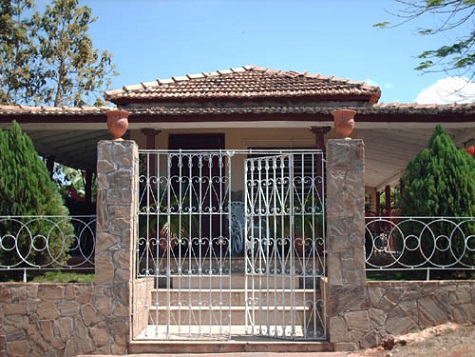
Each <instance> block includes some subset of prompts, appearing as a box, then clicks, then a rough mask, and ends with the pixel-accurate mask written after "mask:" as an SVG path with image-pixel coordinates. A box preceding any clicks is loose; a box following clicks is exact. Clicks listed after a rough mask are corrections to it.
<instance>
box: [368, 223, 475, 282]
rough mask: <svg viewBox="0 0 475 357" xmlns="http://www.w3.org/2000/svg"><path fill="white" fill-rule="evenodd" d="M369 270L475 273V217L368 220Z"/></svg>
mask: <svg viewBox="0 0 475 357" xmlns="http://www.w3.org/2000/svg"><path fill="white" fill-rule="evenodd" d="M366 267H367V268H366V269H367V271H404V270H411V271H414V270H423V271H426V272H427V279H429V278H430V272H431V271H437V270H438V271H442V270H446V271H449V270H458V271H467V270H468V271H475V217H367V218H366Z"/></svg>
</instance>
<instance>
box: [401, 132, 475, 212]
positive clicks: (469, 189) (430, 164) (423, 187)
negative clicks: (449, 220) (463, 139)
mask: <svg viewBox="0 0 475 357" xmlns="http://www.w3.org/2000/svg"><path fill="white" fill-rule="evenodd" d="M403 182H404V190H403V191H402V196H401V209H402V211H403V212H404V215H406V216H440V217H442V216H443V217H473V216H475V165H474V161H473V158H472V157H471V156H470V155H469V154H468V153H467V152H466V151H465V150H463V149H457V147H456V146H455V144H454V142H453V141H452V139H451V138H450V136H449V135H448V134H447V133H446V132H445V130H444V129H443V128H442V127H441V126H440V125H438V126H437V127H436V129H435V133H434V134H433V135H432V137H431V139H430V140H429V147H428V148H427V149H424V150H423V151H422V152H420V153H419V155H417V157H416V158H415V159H414V160H413V161H411V162H410V163H409V164H408V166H407V169H406V173H405V174H404V176H403Z"/></svg>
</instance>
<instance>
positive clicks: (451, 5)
mask: <svg viewBox="0 0 475 357" xmlns="http://www.w3.org/2000/svg"><path fill="white" fill-rule="evenodd" d="M396 2H398V3H400V4H402V5H403V6H404V8H403V9H402V10H401V11H399V12H398V13H396V14H393V15H395V16H396V17H398V18H399V19H400V21H399V22H398V23H397V24H396V25H395V26H398V25H401V24H403V23H407V22H410V21H415V20H418V19H420V18H422V17H424V16H433V18H435V19H437V20H439V23H438V24H436V25H435V26H434V27H433V28H420V29H419V30H418V33H419V34H421V35H437V34H444V35H445V36H447V34H446V33H454V32H455V30H456V29H460V28H461V27H462V26H463V25H469V26H470V28H471V29H470V30H467V33H465V34H464V35H462V36H457V37H456V38H454V39H453V40H451V43H449V44H447V45H444V46H441V47H439V48H436V49H431V50H425V51H423V52H422V53H421V54H419V56H418V57H419V58H420V59H421V62H420V64H419V65H418V66H417V67H416V70H419V71H446V72H449V73H452V74H455V75H465V76H467V77H469V78H470V79H472V78H473V76H474V74H475V73H474V65H475V50H474V49H473V45H474V44H475V30H474V29H473V15H474V13H475V0H396ZM391 25H392V24H391V22H388V21H385V22H381V23H378V24H375V25H374V26H376V27H388V26H391Z"/></svg>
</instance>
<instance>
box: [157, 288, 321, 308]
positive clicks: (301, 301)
mask: <svg viewBox="0 0 475 357" xmlns="http://www.w3.org/2000/svg"><path fill="white" fill-rule="evenodd" d="M247 297H248V299H250V300H253V301H261V302H262V303H263V304H265V305H272V306H288V305H295V306H311V305H312V304H313V302H314V301H315V300H318V299H319V298H320V295H319V293H318V292H315V291H313V290H303V289H295V290H290V289H283V290H255V291H254V292H253V291H252V290H249V291H248V295H247ZM200 302H201V306H210V305H211V306H244V305H245V304H246V290H245V289H223V290H218V289H211V290H210V289H206V290H200V289H185V290H178V289H170V290H169V291H168V290H167V289H154V290H153V291H152V299H151V301H150V303H151V304H152V305H155V306H167V305H170V306H178V305H182V306H183V305H185V306H194V305H195V306H200Z"/></svg>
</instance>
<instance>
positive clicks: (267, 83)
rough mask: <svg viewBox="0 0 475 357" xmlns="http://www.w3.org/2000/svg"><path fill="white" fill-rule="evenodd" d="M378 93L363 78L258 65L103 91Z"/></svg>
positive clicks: (168, 95) (115, 98)
mask: <svg viewBox="0 0 475 357" xmlns="http://www.w3.org/2000/svg"><path fill="white" fill-rule="evenodd" d="M380 96H381V90H380V89H379V87H373V86H369V85H367V84H365V83H364V82H354V81H351V80H349V79H341V78H335V77H326V76H321V75H318V74H311V73H308V72H295V71H280V70H272V69H268V68H263V67H257V66H244V67H239V68H232V69H229V70H221V71H216V72H207V73H200V74H188V75H186V76H182V77H172V78H170V79H165V80H164V79H158V80H156V81H154V82H146V83H140V84H137V85H132V86H124V87H123V88H122V89H118V90H111V91H107V92H106V94H105V98H106V99H107V100H110V101H112V102H114V103H131V102H136V101H143V100H147V101H153V100H156V101H164V100H167V99H168V100H170V99H213V98H228V99H238V98H241V99H255V98H264V99H265V98H283V97H286V98H298V97H315V98H316V99H318V98H324V97H342V99H344V98H348V97H358V98H360V100H366V101H370V102H371V103H376V102H377V101H378V99H379V97H380Z"/></svg>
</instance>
